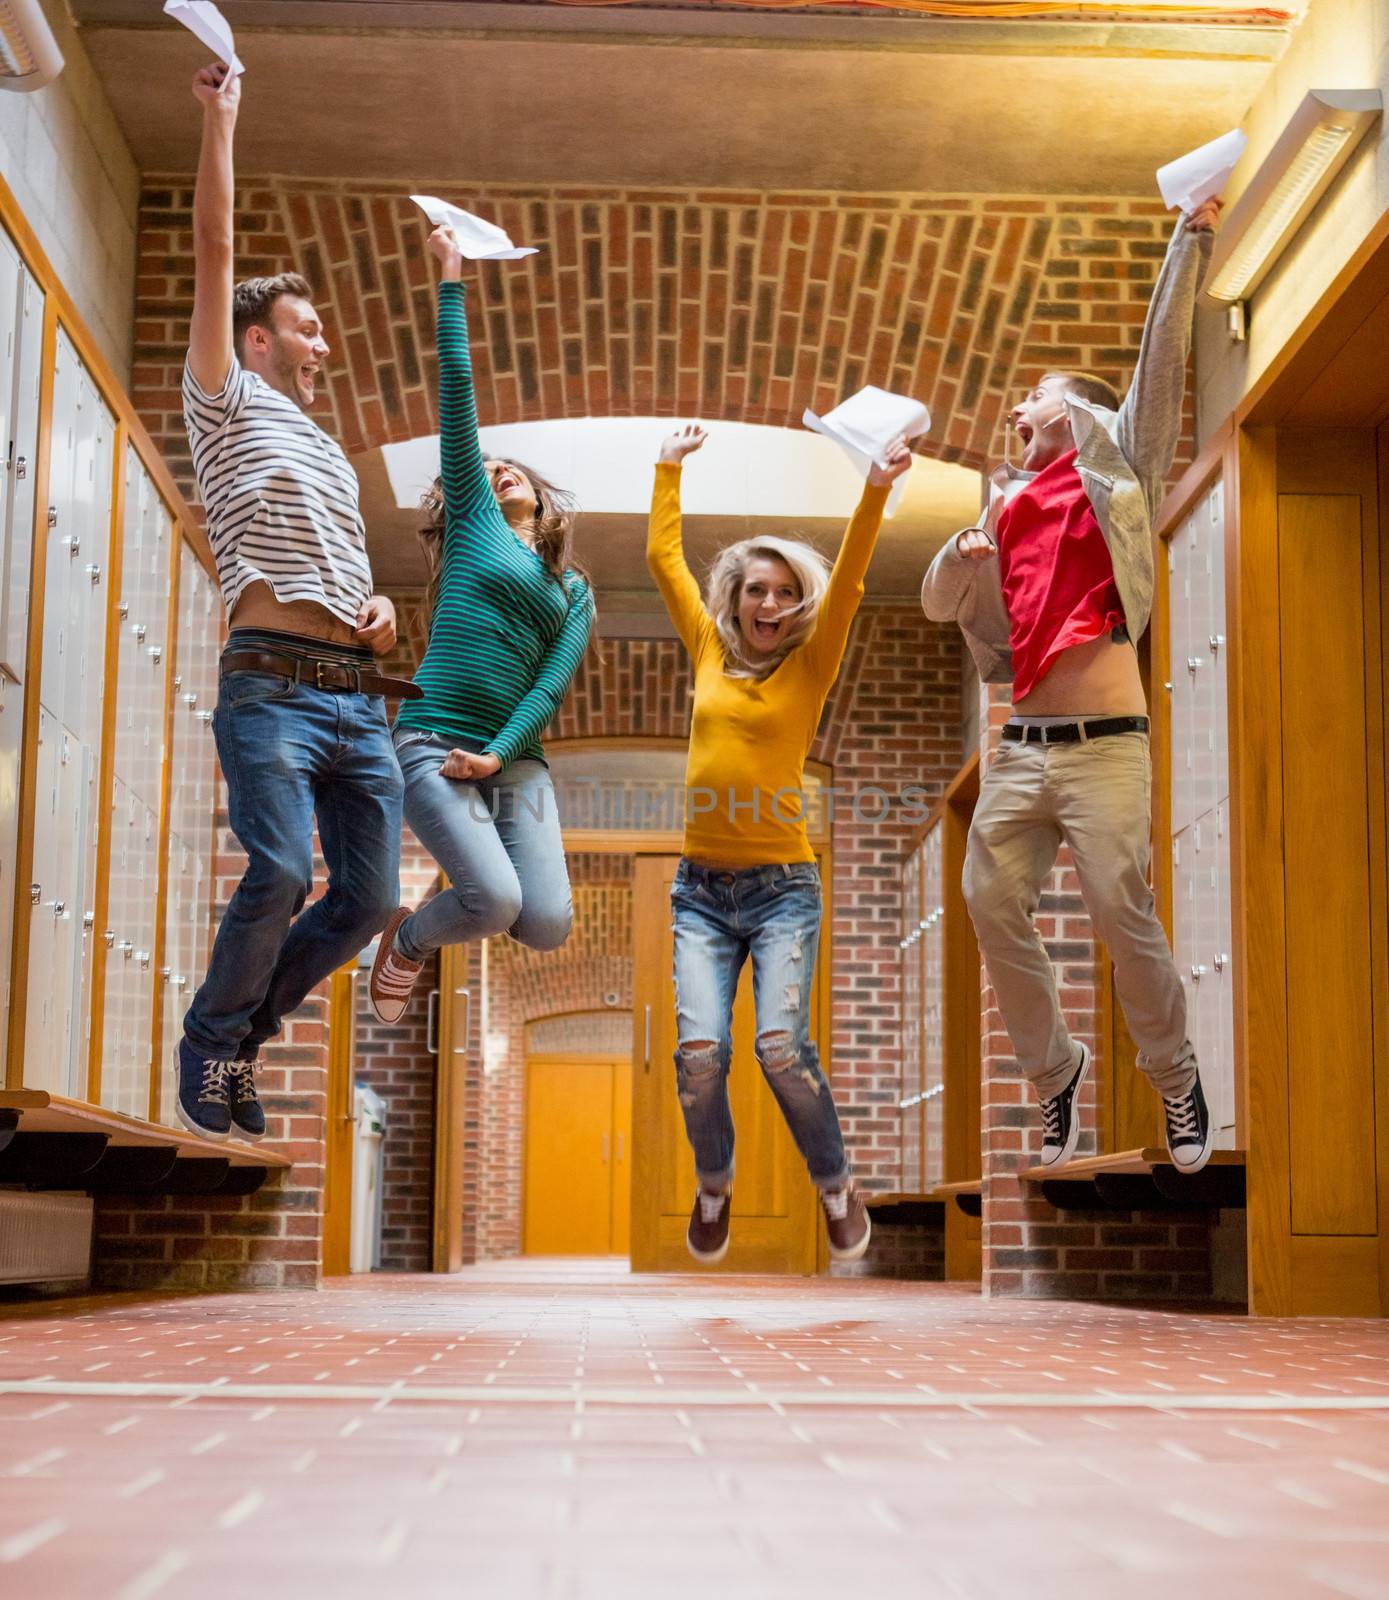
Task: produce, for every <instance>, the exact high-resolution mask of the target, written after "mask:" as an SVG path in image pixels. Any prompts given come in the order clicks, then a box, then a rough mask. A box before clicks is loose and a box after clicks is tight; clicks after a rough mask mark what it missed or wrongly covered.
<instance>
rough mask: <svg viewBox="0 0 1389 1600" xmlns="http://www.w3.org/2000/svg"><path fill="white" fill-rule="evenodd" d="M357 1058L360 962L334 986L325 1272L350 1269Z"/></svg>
mask: <svg viewBox="0 0 1389 1600" xmlns="http://www.w3.org/2000/svg"><path fill="white" fill-rule="evenodd" d="M356 1060H357V962H356V959H355V958H354V959H353V960H351V961H349V962H348V963H347V964H346V965H345V966H342V967H339V968H338V970H337V971H336V972H335V973H334V974H333V976H332V979H331V981H330V983H329V987H328V1117H327V1121H328V1127H327V1137H326V1139H325V1141H324V1168H325V1182H324V1195H323V1275H324V1276H325V1277H327V1278H335V1277H338V1276H339V1275H340V1274H343V1273H346V1272H348V1271H349V1270H350V1263H351V1252H352V1135H353V1133H354V1132H355V1122H356V1117H355V1113H354V1110H353V1098H354V1095H353V1090H354V1087H355V1076H356Z"/></svg>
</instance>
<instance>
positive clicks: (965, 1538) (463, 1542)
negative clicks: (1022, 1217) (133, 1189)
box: [0, 1262, 1389, 1600]
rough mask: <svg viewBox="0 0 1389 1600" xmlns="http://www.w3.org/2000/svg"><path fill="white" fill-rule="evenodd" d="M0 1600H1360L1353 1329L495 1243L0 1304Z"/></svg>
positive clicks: (1365, 1420)
mask: <svg viewBox="0 0 1389 1600" xmlns="http://www.w3.org/2000/svg"><path fill="white" fill-rule="evenodd" d="M0 1441H3V1442H0V1593H3V1594H5V1595H7V1596H8V1595H14V1596H16V1597H22V1600H34V1597H43V1600H48V1597H54V1600H57V1597H62V1600H68V1597H82V1600H85V1597H88V1596H91V1597H105V1596H111V1597H113V1600H114V1597H120V1600H145V1597H153V1596H167V1597H182V1596H185V1595H187V1596H194V1595H196V1596H198V1597H199V1600H221V1597H224V1596H225V1597H228V1600H230V1597H233V1596H234V1597H237V1600H241V1597H244V1596H246V1595H247V1594H249V1593H252V1592H254V1590H255V1589H256V1588H265V1587H271V1588H273V1589H274V1590H275V1591H280V1590H285V1591H287V1592H288V1593H290V1594H292V1595H293V1596H294V1600H312V1597H317V1596H324V1597H331V1600H355V1597H356V1596H358V1595H368V1594H369V1595H372V1596H374V1597H379V1596H380V1595H381V1594H382V1593H383V1592H386V1593H390V1594H392V1595H402V1596H404V1595H408V1596H410V1597H412V1600H413V1597H416V1596H434V1595H439V1596H444V1595H448V1596H450V1597H454V1596H457V1595H458V1594H460V1593H463V1594H468V1595H470V1596H480V1597H485V1600H492V1597H494V1596H495V1597H499V1600H513V1597H514V1600H529V1597H531V1596H534V1597H537V1600H586V1597H588V1596H594V1597H600V1596H601V1597H602V1600H624V1597H626V1596H628V1595H633V1596H635V1595H642V1596H648V1595H651V1594H659V1595H660V1597H661V1600H683V1597H685V1596H687V1595H688V1596H690V1597H696V1596H698V1597H699V1600H708V1597H709V1596H711V1595H717V1596H719V1597H721V1600H726V1597H744V1596H747V1597H752V1596H756V1597H758V1600H763V1597H772V1600H780V1597H782V1596H787V1597H793V1596H794V1597H795V1600H806V1597H808V1596H817V1595H827V1596H828V1595H835V1596H839V1595H842V1594H845V1593H849V1594H872V1595H875V1596H878V1597H897V1596H902V1597H907V1596H912V1597H917V1596H932V1597H933V1596H937V1595H939V1596H943V1597H951V1600H954V1597H964V1600H993V1597H994V1596H1000V1597H1001V1596H1004V1595H1007V1596H1010V1597H1013V1596H1016V1595H1017V1594H1019V1593H1020V1592H1021V1593H1025V1594H1026V1595H1027V1596H1028V1597H1029V1600H1031V1597H1034V1596H1040V1597H1044V1600H1045V1597H1050V1596H1053V1595H1054V1596H1057V1597H1060V1596H1063V1595H1064V1596H1065V1597H1066V1600H1075V1597H1077V1596H1083V1597H1087V1600H1088V1597H1090V1596H1097V1597H1106V1600H1107V1597H1108V1596H1111V1595H1121V1594H1122V1595H1124V1596H1133V1597H1138V1600H1144V1597H1147V1596H1150V1595H1151V1596H1153V1597H1155V1600H1156V1597H1158V1596H1161V1597H1162V1600H1172V1597H1173V1596H1174V1595H1177V1596H1180V1597H1181V1600H1204V1597H1207V1596H1209V1597H1211V1600H1216V1597H1219V1600H1243V1597H1245V1596H1250V1597H1253V1596H1256V1595H1257V1596H1258V1597H1260V1600H1268V1597H1270V1596H1273V1597H1283V1596H1289V1597H1297V1600H1301V1597H1303V1596H1307V1597H1323V1596H1343V1597H1349V1600H1389V1326H1386V1325H1385V1324H1384V1323H1378V1322H1347V1321H1337V1322H1331V1321H1327V1322H1312V1321H1298V1322H1271V1321H1255V1320H1249V1319H1246V1318H1240V1317H1222V1316H1211V1315H1198V1314H1182V1313H1177V1312H1154V1311H1145V1310H1137V1309H1126V1308H1119V1309H1116V1308H1105V1307H1091V1306H1074V1305H1057V1304H1038V1303H1019V1302H1016V1301H1013V1302H995V1303H989V1302H981V1301H980V1300H979V1298H978V1297H977V1295H975V1294H973V1293H971V1292H968V1291H965V1290H960V1289H955V1288H947V1287H944V1286H940V1285H920V1284H904V1283H888V1282H874V1281H871V1280H856V1281H852V1282H846V1281H843V1280H823V1279H815V1280H808V1281H807V1280H801V1279H795V1280H788V1279H754V1278H730V1279H714V1278H707V1277H704V1278H701V1277H694V1276H691V1277H657V1278H632V1277H629V1276H628V1275H627V1274H626V1273H625V1271H623V1270H621V1269H620V1268H617V1267H614V1266H611V1265H609V1264H608V1263H592V1264H589V1263H580V1264H567V1263H554V1262H549V1263H545V1262H524V1263H513V1264H507V1265H499V1266H491V1267H486V1268H478V1269H473V1270H470V1271H468V1272H465V1273H463V1274H462V1275H460V1276H459V1277H457V1278H449V1279H439V1278H427V1277H421V1278H403V1277H381V1276H377V1277H373V1278H369V1279H366V1278H359V1279H354V1280H351V1281H350V1282H343V1283H339V1284H335V1285H333V1286H331V1287H330V1288H328V1289H327V1290H325V1291H324V1292H323V1293H321V1294H317V1295H312V1294H293V1295H259V1296H252V1295H237V1296H231V1295H227V1296H216V1297H202V1298H178V1299H168V1298H160V1299H149V1298H138V1297H129V1296H119V1297H118V1296H111V1297H103V1298H93V1299H89V1300H82V1301H67V1302H59V1303H47V1304H43V1305H35V1306H30V1307H27V1308H22V1309H21V1308H14V1307H11V1308H10V1310H9V1314H8V1315H6V1316H5V1317H4V1320H3V1321H0Z"/></svg>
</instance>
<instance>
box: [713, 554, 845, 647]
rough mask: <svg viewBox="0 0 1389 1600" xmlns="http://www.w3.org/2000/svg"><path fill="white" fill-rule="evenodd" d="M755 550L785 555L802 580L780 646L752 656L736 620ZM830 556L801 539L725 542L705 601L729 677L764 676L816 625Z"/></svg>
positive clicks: (777, 557) (781, 558)
mask: <svg viewBox="0 0 1389 1600" xmlns="http://www.w3.org/2000/svg"><path fill="white" fill-rule="evenodd" d="M759 556H770V557H771V558H773V559H774V560H777V561H784V562H785V563H786V565H787V566H788V567H790V569H791V571H792V574H793V575H794V577H795V579H796V582H797V583H798V584H799V585H800V590H801V598H800V601H799V602H798V604H797V605H796V606H795V607H794V608H793V611H792V617H791V621H790V623H789V624H788V626H787V629H786V635H785V638H784V640H783V642H782V645H781V647H780V649H778V650H776V651H773V652H772V653H770V654H768V655H765V656H753V655H752V654H751V653H750V652H749V650H748V648H747V640H746V639H744V637H743V630H742V629H741V628H740V627H739V626H738V605H739V602H740V601H741V600H742V598H743V581H744V578H745V576H746V574H747V570H748V564H749V562H752V561H755V560H756V559H757V558H758V557H759ZM829 581H830V567H829V562H828V561H826V560H825V558H824V556H822V555H821V554H820V552H819V551H818V550H817V549H816V548H815V546H814V545H811V544H806V543H804V542H803V541H802V540H800V539H778V538H765V539H743V540H740V541H739V543H737V544H730V545H727V546H726V547H725V548H724V549H722V550H720V551H719V553H718V555H717V556H716V557H715V558H714V565H713V566H712V567H711V568H710V569H709V581H708V583H707V584H706V586H705V603H706V605H707V606H708V608H709V615H710V616H711V617H712V618H713V620H714V626H715V627H716V628H717V629H718V630H719V638H720V639H722V640H723V653H724V671H725V672H726V673H727V674H728V676H729V677H730V678H765V677H768V676H769V675H770V674H771V673H772V672H774V671H775V670H776V669H777V667H779V666H780V665H781V663H782V662H783V661H785V659H786V658H787V656H789V655H790V654H791V652H792V651H793V650H794V649H795V648H796V647H797V646H798V645H802V644H804V643H805V641H806V640H807V639H808V638H809V637H810V636H811V634H812V633H814V631H815V622H816V618H817V617H818V616H819V613H820V602H821V601H822V600H823V599H824V598H825V590H826V588H828V586H829Z"/></svg>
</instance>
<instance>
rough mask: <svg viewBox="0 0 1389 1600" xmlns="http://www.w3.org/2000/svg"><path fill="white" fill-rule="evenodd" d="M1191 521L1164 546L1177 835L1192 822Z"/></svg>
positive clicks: (1173, 786)
mask: <svg viewBox="0 0 1389 1600" xmlns="http://www.w3.org/2000/svg"><path fill="white" fill-rule="evenodd" d="M1191 569H1192V554H1191V519H1190V518H1188V519H1187V520H1186V521H1185V522H1183V523H1182V525H1181V526H1180V527H1179V528H1178V529H1177V531H1176V532H1175V533H1174V534H1173V535H1172V537H1171V539H1169V540H1168V543H1167V594H1168V653H1169V676H1168V688H1167V694H1168V699H1169V703H1170V707H1171V771H1172V831H1173V833H1174V834H1176V833H1181V832H1182V831H1183V830H1184V829H1186V828H1188V827H1190V826H1191V823H1192V821H1193V820H1194V819H1195V815H1196V812H1195V806H1194V795H1193V792H1192V785H1193V771H1192V737H1193V730H1194V724H1195V710H1194V701H1195V685H1194V683H1193V682H1192V678H1191V674H1190V673H1189V672H1188V671H1187V665H1186V664H1187V659H1188V657H1189V656H1190V653H1191V651H1190V620H1191V603H1192V600H1191V577H1192V572H1191Z"/></svg>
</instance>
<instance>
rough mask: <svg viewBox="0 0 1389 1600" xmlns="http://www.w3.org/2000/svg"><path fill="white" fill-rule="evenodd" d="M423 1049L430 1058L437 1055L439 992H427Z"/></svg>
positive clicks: (432, 990) (433, 990) (434, 990)
mask: <svg viewBox="0 0 1389 1600" xmlns="http://www.w3.org/2000/svg"><path fill="white" fill-rule="evenodd" d="M424 1047H425V1049H426V1050H427V1051H428V1052H429V1053H430V1055H432V1056H437V1055H438V1054H439V991H438V990H437V989H431V990H430V991H429V1008H428V1010H427V1011H426V1012H425V1022H424Z"/></svg>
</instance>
